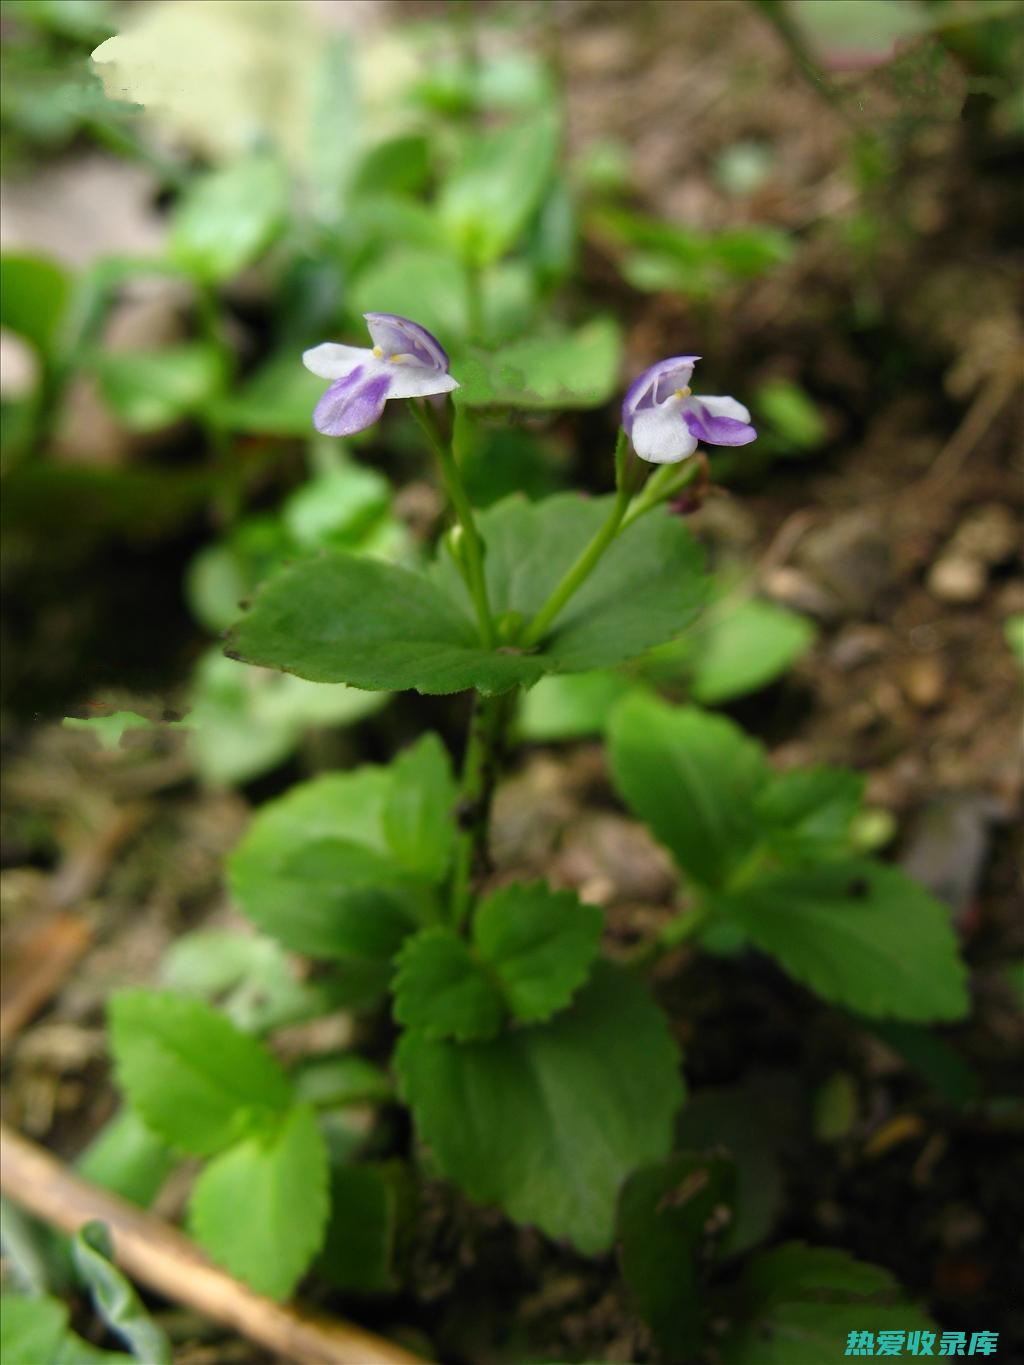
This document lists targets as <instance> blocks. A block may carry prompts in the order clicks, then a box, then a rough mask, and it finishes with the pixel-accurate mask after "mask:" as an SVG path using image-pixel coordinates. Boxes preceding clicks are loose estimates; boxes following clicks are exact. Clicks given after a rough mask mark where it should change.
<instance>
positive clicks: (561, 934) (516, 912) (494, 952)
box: [473, 882, 604, 1023]
mask: <svg viewBox="0 0 1024 1365" xmlns="http://www.w3.org/2000/svg"><path fill="white" fill-rule="evenodd" d="M603 923H604V915H603V913H602V911H601V910H600V909H599V908H598V906H596V905H586V904H584V903H583V901H581V900H580V899H579V897H578V896H577V895H576V894H575V892H572V891H552V890H551V889H550V887H547V886H545V885H544V884H543V883H542V882H535V883H533V884H532V885H526V884H524V883H517V884H515V885H512V886H506V887H503V888H502V889H501V890H500V891H495V892H494V894H493V895H491V896H488V898H487V899H486V900H485V901H483V902H482V903H481V904H480V906H479V907H478V909H477V911H476V914H475V916H474V919H473V944H474V946H475V948H476V950H477V953H478V954H479V956H480V958H481V959H482V960H483V962H485V963H486V965H487V967H488V968H489V969H490V972H491V974H492V976H493V977H495V978H497V981H498V983H499V984H500V987H501V992H502V995H503V996H504V998H505V999H506V1001H507V1002H508V1005H509V1007H510V1009H511V1010H512V1013H513V1014H514V1015H515V1016H516V1018H517V1019H521V1020H523V1021H524V1022H526V1023H532V1022H536V1021H537V1020H541V1019H548V1018H550V1017H551V1015H552V1014H554V1013H556V1011H558V1010H560V1009H563V1008H564V1007H565V1006H566V1005H568V1003H569V1001H570V1000H571V999H572V997H573V994H574V993H575V991H576V990H577V989H578V988H579V987H580V986H581V985H582V984H583V982H584V981H585V980H586V978H587V974H588V972H589V970H590V966H591V963H592V962H593V960H594V956H595V954H596V953H597V947H598V942H599V940H600V937H601V927H602V925H603Z"/></svg>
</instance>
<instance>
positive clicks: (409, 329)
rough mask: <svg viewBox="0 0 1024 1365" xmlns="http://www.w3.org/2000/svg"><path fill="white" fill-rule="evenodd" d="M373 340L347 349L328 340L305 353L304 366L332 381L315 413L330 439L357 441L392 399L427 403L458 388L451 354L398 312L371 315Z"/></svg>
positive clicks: (368, 317) (368, 318) (369, 324)
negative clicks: (451, 368)
mask: <svg viewBox="0 0 1024 1365" xmlns="http://www.w3.org/2000/svg"><path fill="white" fill-rule="evenodd" d="M364 317H365V318H366V323H367V327H368V329H369V332H370V337H371V339H372V341H373V343H374V344H373V347H372V348H371V347H369V346H343V345H339V344H337V343H335V342H330V341H325V342H322V343H321V344H320V345H319V346H313V347H311V348H310V349H309V350H307V351H304V352H303V355H302V363H303V364H304V365H305V367H306V369H307V370H311V371H312V372H313V374H315V375H319V376H320V378H321V379H330V380H332V381H333V383H332V384H331V386H330V388H329V389H328V390H327V391H326V392H325V393H324V395H323V397H322V398H321V399H320V401H319V403H317V405H316V408H315V410H314V412H313V425H314V426H315V427H316V429H317V430H318V431H322V432H323V433H324V434H325V435H327V436H352V435H354V434H355V433H356V432H357V431H365V429H366V428H367V427H369V426H372V425H373V423H374V422H376V421H377V419H378V418H379V417H380V415H381V413H382V412H383V411H384V404H385V403H386V402H387V400H388V399H389V398H426V397H429V396H431V395H432V394H440V393H450V392H451V391H452V390H453V389H457V388H458V387H459V385H458V381H457V380H455V379H453V378H452V376H451V375H450V374H449V373H448V363H449V362H448V354H447V352H446V351H445V349H444V347H443V346H442V345H441V343H440V342H439V341H438V340H437V338H436V337H435V336H433V335H432V333H430V332H428V331H427V329H426V328H425V327H421V326H420V324H419V323H418V322H413V321H412V319H411V318H403V317H400V316H399V315H398V314H397V313H366V314H364Z"/></svg>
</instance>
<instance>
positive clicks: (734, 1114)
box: [676, 1071, 805, 1255]
mask: <svg viewBox="0 0 1024 1365" xmlns="http://www.w3.org/2000/svg"><path fill="white" fill-rule="evenodd" d="M751 1114H756V1115H757V1123H756V1124H751V1122H750V1116H751ZM804 1122H805V1116H804V1112H803V1108H802V1105H801V1096H800V1093H799V1091H798V1088H797V1085H796V1081H795V1079H794V1078H793V1077H792V1076H790V1075H789V1074H788V1073H772V1072H767V1073H764V1072H756V1071H755V1072H751V1073H749V1074H747V1075H745V1076H744V1078H743V1080H742V1081H741V1082H740V1083H739V1084H738V1085H729V1086H703V1087H702V1088H701V1089H700V1090H698V1091H697V1092H696V1093H695V1094H693V1095H691V1096H690V1098H689V1099H688V1100H687V1103H686V1107H685V1109H684V1110H683V1112H682V1113H681V1114H680V1115H679V1122H678V1124H677V1126H676V1138H677V1141H678V1143H679V1145H680V1146H681V1147H684V1148H689V1149H694V1150H699V1151H703V1152H704V1153H705V1154H706V1155H712V1156H721V1155H725V1156H728V1157H729V1158H730V1160H731V1161H732V1162H733V1165H734V1168H735V1172H734V1175H735V1200H734V1208H733V1219H732V1221H731V1223H730V1224H729V1227H728V1228H727V1229H726V1230H725V1234H724V1236H723V1247H722V1249H723V1251H724V1252H726V1253H727V1254H729V1255H734V1254H736V1253H737V1252H740V1251H747V1250H749V1248H750V1247H752V1246H755V1245H756V1244H757V1243H758V1242H763V1241H764V1240H765V1238H766V1237H767V1236H768V1235H769V1234H770V1233H771V1231H772V1229H773V1228H774V1226H775V1224H776V1222H777V1220H778V1218H779V1215H780V1214H781V1213H782V1211H783V1209H784V1207H785V1202H786V1200H785V1188H784V1184H783V1165H782V1153H783V1152H785V1151H789V1150H790V1149H791V1147H792V1144H793V1142H794V1140H795V1137H796V1131H797V1129H798V1127H800V1125H802V1124H803V1123H804Z"/></svg>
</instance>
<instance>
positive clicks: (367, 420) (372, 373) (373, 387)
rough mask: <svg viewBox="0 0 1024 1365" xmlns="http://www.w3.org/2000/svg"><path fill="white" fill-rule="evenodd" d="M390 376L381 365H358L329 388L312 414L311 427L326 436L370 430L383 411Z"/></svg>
mask: <svg viewBox="0 0 1024 1365" xmlns="http://www.w3.org/2000/svg"><path fill="white" fill-rule="evenodd" d="M390 387H391V375H390V373H389V370H388V369H385V368H384V367H383V366H381V367H377V366H372V367H371V366H369V365H366V366H357V367H356V369H354V370H353V371H352V372H351V373H350V374H347V375H345V377H344V378H343V379H339V380H337V381H336V382H335V383H333V384H332V385H331V387H330V388H329V389H328V390H327V392H326V393H325V394H324V396H323V397H322V398H321V399H320V402H319V403H317V405H316V408H315V409H314V411H313V425H314V426H315V427H316V429H317V431H322V432H323V434H324V435H325V436H353V435H355V433H356V432H357V431H365V430H366V428H367V427H372V426H373V424H374V422H376V420H377V419H378V417H379V416H380V415H381V413H382V412H383V411H384V404H385V403H386V402H387V399H388V396H389V391H390Z"/></svg>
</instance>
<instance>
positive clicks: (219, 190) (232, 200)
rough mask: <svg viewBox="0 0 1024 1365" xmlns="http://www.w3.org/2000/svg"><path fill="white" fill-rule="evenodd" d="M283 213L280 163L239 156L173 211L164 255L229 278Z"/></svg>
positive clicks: (263, 244) (260, 247) (264, 243)
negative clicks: (168, 254)
mask: <svg viewBox="0 0 1024 1365" xmlns="http://www.w3.org/2000/svg"><path fill="white" fill-rule="evenodd" d="M112 41H116V40H112ZM287 212H288V182H287V180H286V178H285V175H284V171H283V170H282V168H281V166H280V164H279V163H278V162H277V161H276V160H275V159H274V158H273V157H270V156H266V155H263V154H255V155H253V156H248V157H243V158H241V159H240V160H238V161H233V162H231V163H229V164H228V165H226V166H223V167H219V168H218V169H217V170H213V171H208V172H207V173H206V175H204V176H200V177H199V178H198V179H197V180H195V181H193V183H192V184H191V185H190V186H189V188H188V190H187V192H186V193H185V195H184V197H183V199H182V201H181V203H180V204H178V205H177V206H176V207H175V210H174V214H173V217H172V221H171V231H170V238H169V241H168V252H169V253H170V257H171V259H172V260H173V261H175V262H176V263H177V264H178V265H180V266H182V267H183V268H184V269H186V270H189V271H191V272H192V273H193V274H195V275H197V276H198V277H199V278H200V279H203V280H209V281H218V280H227V279H230V278H231V277H232V276H233V275H237V274H238V273H239V271H241V270H244V268H245V267H246V266H247V265H250V264H251V263H252V262H253V261H254V260H255V259H256V258H257V256H259V255H260V254H261V253H262V252H263V251H264V250H265V249H266V248H267V247H268V246H269V245H270V243H271V241H273V239H274V237H275V236H276V235H277V233H278V232H279V231H280V229H281V228H282V227H283V226H284V223H285V218H286V215H287Z"/></svg>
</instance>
